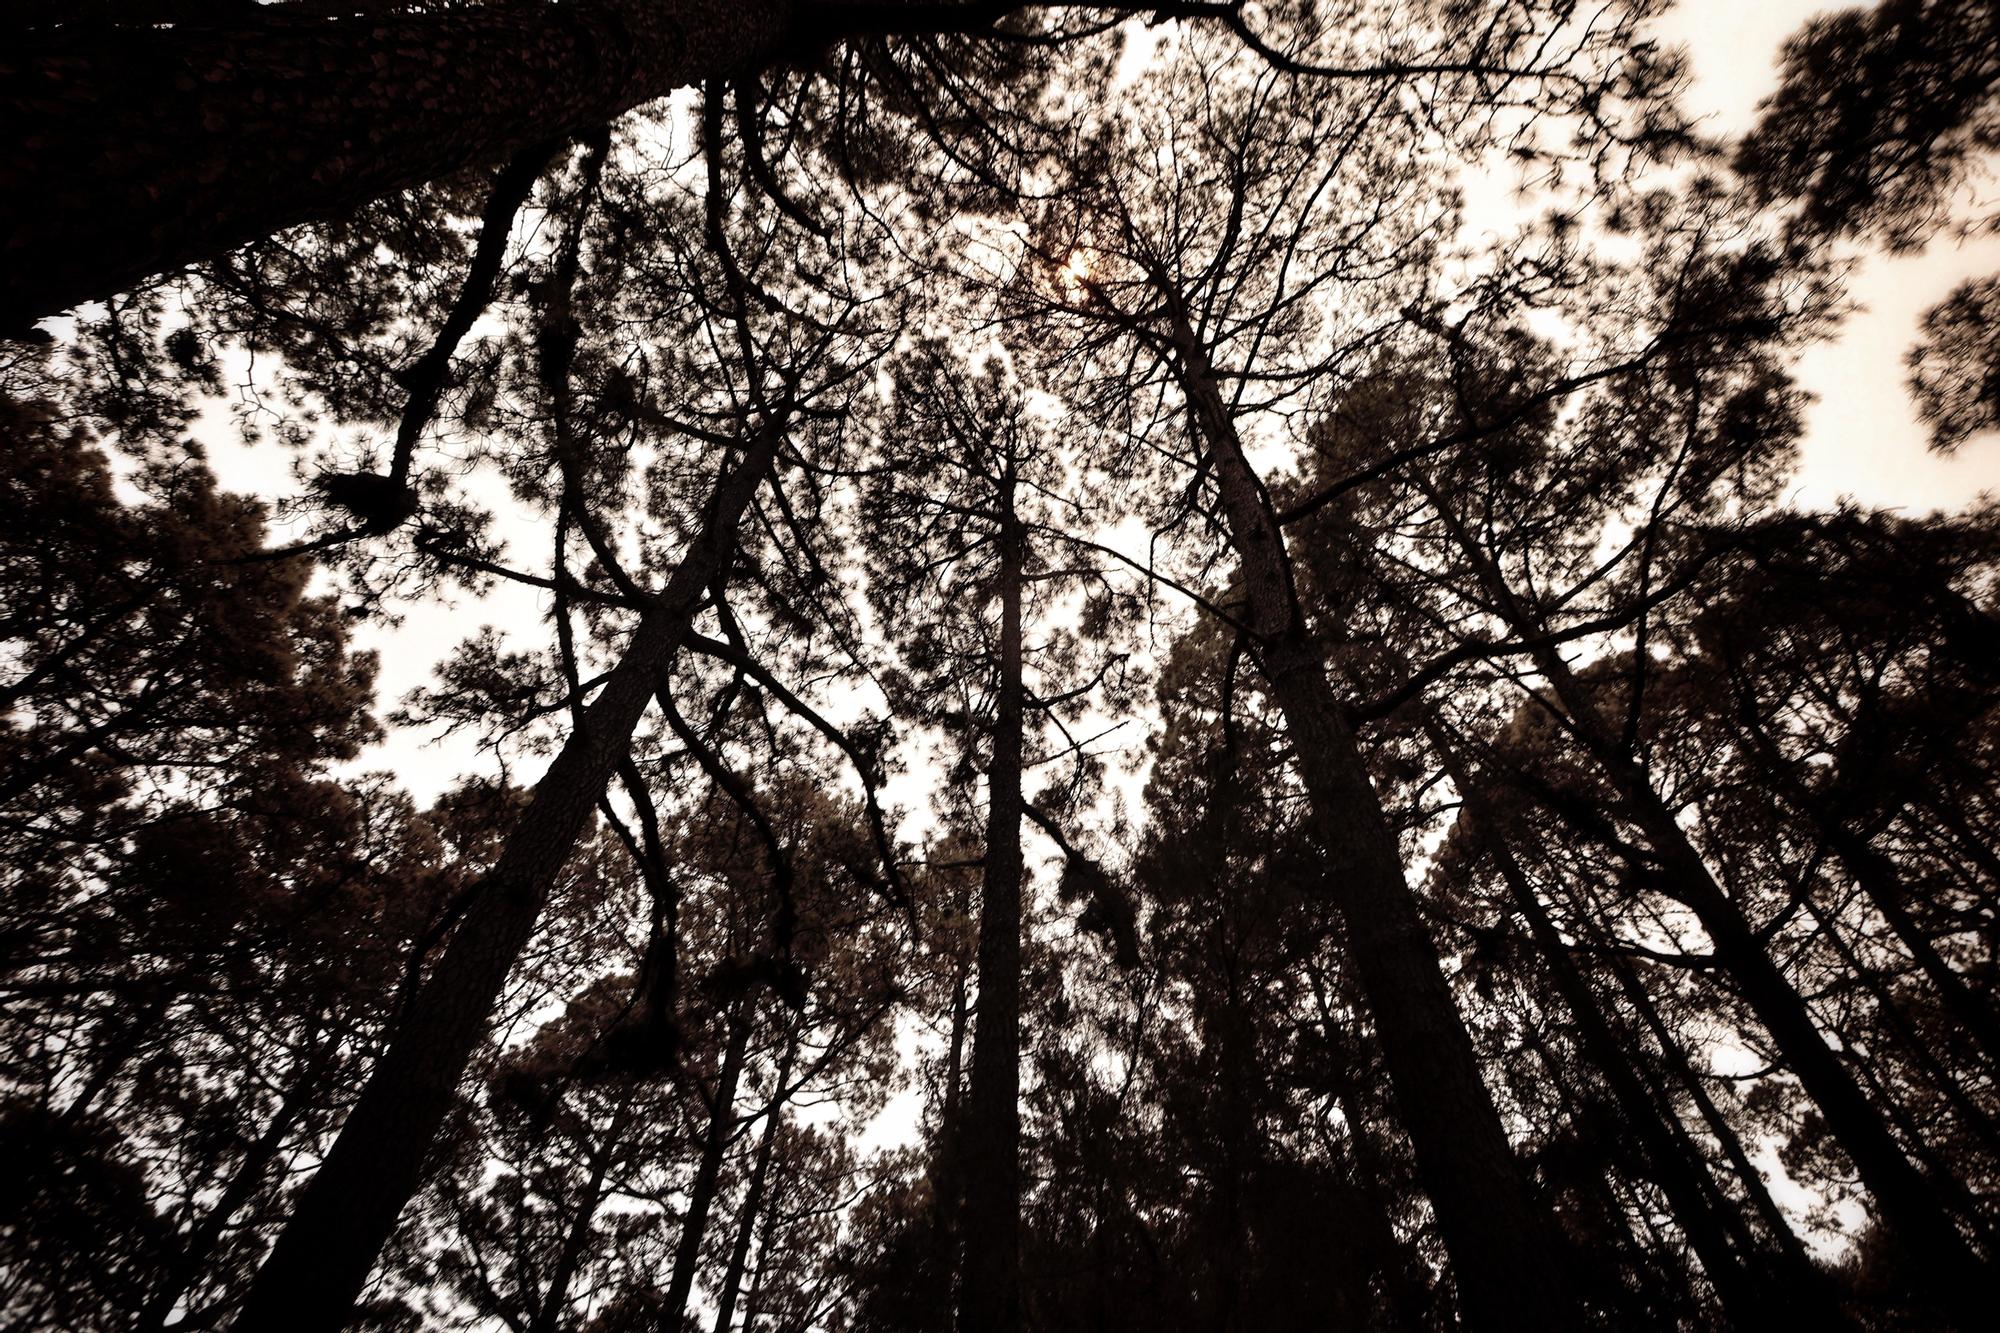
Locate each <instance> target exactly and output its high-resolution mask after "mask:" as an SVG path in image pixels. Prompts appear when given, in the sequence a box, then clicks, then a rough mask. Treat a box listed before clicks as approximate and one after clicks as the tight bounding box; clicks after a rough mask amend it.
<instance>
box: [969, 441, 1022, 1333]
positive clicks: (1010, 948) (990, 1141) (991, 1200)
mask: <svg viewBox="0 0 2000 1333" xmlns="http://www.w3.org/2000/svg"><path fill="white" fill-rule="evenodd" d="M1013 487H1014V479H1013V474H1012V471H1011V469H1010V470H1009V472H1008V474H1007V475H1006V477H1005V478H1004V479H1003V480H1002V481H1001V485H1000V491H1001V493H1000V497H999V503H1000V510H1001V515H1002V517H1001V523H1000V527H1001V530H1000V579H999V582H1000V587H999V592H1000V644H999V648H1000V686H999V698H998V701H997V704H998V707H997V715H996V717H995V719H994V723H993V760H992V764H991V766H990V767H988V769H987V770H986V856H985V873H984V878H983V880H982V889H981V895H980V905H979V1000H978V1003H977V1004H976V1005H975V1006H974V1007H973V1034H972V1082H971V1085H970V1087H969V1088H968V1090H967V1094H966V1107H965V1119H964V1124H963V1133H961V1134H960V1136H959V1147H960V1154H961V1155H960V1158H959V1161H960V1163H961V1164H962V1166H963V1168H964V1172H965V1175H964V1178H963V1183H964V1188H965V1208H964V1213H963V1221H962V1224H961V1226H960V1231H959V1235H960V1239H961V1241H962V1242H963V1246H964V1248H963V1251H962V1253H963V1254H964V1256H965V1259H964V1278H963V1282H962V1284H961V1286H960V1292H959V1307H958V1326H959V1329H960V1330H961V1333H1014V1330H1016V1329H1018V1328H1020V1326H1021V1236H1020V1230H1021V1160H1020V1146H1021V1112H1020V1094H1021V869H1022V862H1021V817H1022V807H1023V801H1022V797H1021V745H1022V741H1021V733H1022V730H1023V722H1022V712H1023V699H1022V695H1023V689H1022V683H1021V584H1022V578H1021V575H1022V569H1021V565H1022V560H1023V540H1022V534H1021V528H1020V524H1019V523H1018V522H1017V521H1016V520H1015V517H1014V492H1013Z"/></svg>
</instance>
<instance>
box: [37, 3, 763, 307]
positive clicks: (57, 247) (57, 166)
mask: <svg viewBox="0 0 2000 1333" xmlns="http://www.w3.org/2000/svg"><path fill="white" fill-rule="evenodd" d="M315 9H316V11H317V12H311V13H304V12H297V11H289V10H287V9H286V8H284V7H283V6H276V7H272V8H269V9H266V8H262V7H259V6H256V5H250V4H242V5H236V6H229V7H227V8H225V7H223V6H216V11H217V12H216V16H215V17H212V18H211V17H202V18H196V19H191V20H188V21H182V22H176V23H172V24H170V25H169V24H142V23H130V22H116V21H109V20H100V21H97V22H89V21H71V22H68V23H64V24H61V25H58V26H45V27H42V28H40V29H35V30H29V31H25V32H15V33H13V34H11V35H10V36H9V38H8V41H7V43H6V45H5V47H4V49H0V116H4V123H5V124H6V127H7V128H6V131H5V132H4V133H0V333H12V332H16V331H18V330H19V329H20V328H21V327H22V326H24V325H26V324H27V323H30V322H32V321H33V320H35V319H37V318H40V317H41V316H44V315H50V314H54V313H56V312H58V311H61V310H65V309H67V308H69V307H70V306H72V305H75V304H76V303H78V302H80V301H87V300H92V299H97V298H101V297H105V296H109V295H111V294H113V293H115V292H119V291H123V290H125V289H126V288H128V287H130V286H132V285H133V284H134V283H136V282H138V281H140V280H141V279H143V278H146V277H149V276H151V275H152V274H155V273H160V272H164V271H167V270H171V269H175V268H179V267H181V266H182V265H185V264H189V263H192V262H195V261H198V260H202V259H208V258H212V257H214V256H216V255H219V254H221V253H223V252H225V251H227V250H229V249H231V248H233V247H235V246H238V245H242V244H244V243H245V242H248V241H253V240H256V239H258V238H259V237H262V236H266V235H269V234H270V233H272V232H274V231H277V230H279V229H281V228H284V227H289V226H293V225H295V224H297V223H302V222H312V221H317V220H321V219H326V218H333V217H338V216H340V215H342V214H344V213H347V212H350V211H352V210H353V209H355V208H357V207H359V206H360V205H362V204H365V203H367V202H369V201H370V200H373V199H377V198H380V197H381V196H383V195H385V194H389V193H391V192H393V191H397V190H406V189H410V188H412V187H414V186H418V185H422V184H424V183H425V182H427V181H431V180H435V179H437V178H439V177H441V176H444V175H447V174H449V173H451V172H454V171H458V170H460V169H463V168H466V167H476V166H486V165H489V164H493V163H498V162H501V161H504V160H506V159H508V158H510V157H513V156H515V155H516V154H519V153H521V152H522V151H523V150H524V149H528V148H530V147H531V146H533V145H536V144H540V143H543V142H546V141H549V140H552V139H562V138H565V137H568V136H570V135H573V134H577V133H579V132H582V131H584V130H588V129H591V128H594V127H596V126H601V125H604V124H606V123H607V122H609V121H610V120H611V119H612V118H613V117H615V116H617V115H619V114H620V113H622V112H624V111H626V110H628V109H630V108H631V107H634V106H637V105H638V104H640V103H642V102H646V101H649V100H651V99H653V98H656V97H660V96H663V95H665V94H667V93H669V92H672V91H673V90H674V89H675V88H678V87H681V86H683V85H686V84H691V83H694V82H696V81H698V80H700V79H704V78H714V77H725V76H728V75H731V74H734V73H740V72H743V71H747V70H750V69H753V68H755V67H756V66H757V65H759V64H761V63H763V62H764V61H765V60H767V59H769V58H770V56H771V55H772V54H773V53H774V52H776V51H777V50H778V49H779V47H780V44H781V43H782V41H783V40H784V38H785V36H786V34H787V33H788V31H789V30H790V28H791V26H792V21H793V13H794V9H795V5H794V3H793V0H731V2H730V3H723V2H722V0H568V2H567V3H564V4H550V3H547V0H488V3H485V4H479V5H473V6H464V7H460V6H442V5H439V6H430V7H427V8H426V9H425V10H423V11H421V12H418V11H414V10H411V9H407V8H404V7H402V6H373V7H372V12H371V7H370V6H368V5H366V4H362V3H356V4H355V5H354V9H355V10H356V11H358V12H356V13H354V14H352V15H347V16H339V17H336V16H334V15H331V14H329V13H327V12H326V10H325V8H324V7H317V6H316V7H315Z"/></svg>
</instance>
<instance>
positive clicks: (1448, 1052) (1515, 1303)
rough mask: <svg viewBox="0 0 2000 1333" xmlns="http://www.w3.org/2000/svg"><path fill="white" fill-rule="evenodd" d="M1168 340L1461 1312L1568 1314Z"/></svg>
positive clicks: (1216, 422) (1240, 467)
mask: <svg viewBox="0 0 2000 1333" xmlns="http://www.w3.org/2000/svg"><path fill="white" fill-rule="evenodd" d="M1163 295H1164V293H1163ZM1172 340H1173V343H1174V346H1175V350H1176V352H1177V353H1178V364H1177V367H1176V369H1177V372H1178V375H1179V378H1180V381H1181V387H1182V389H1183V391H1184V392H1185V393H1186V395H1187V398H1188V402H1189V404H1190V406H1191V407H1192V408H1193V409H1194V413H1195V416H1196V419H1197V421H1198V423H1199V425H1200V429H1201V431H1202V434H1203V436H1204V437H1205V443H1206V444H1207V447H1208V455H1209V459H1210V461H1211V463H1212V464H1213V465H1214V468H1215V477H1216V482H1217V485H1218V486H1219V487H1220V489H1221V492H1222V503H1223V512H1224V518H1225V522H1226V525H1227V528H1228V532H1229V537H1230V541H1231V544H1232V545H1233V546H1234V548H1235V551H1236V555H1237V560H1238V562H1239V565H1240V568H1241V575H1242V579H1243V584H1244V589H1245V592H1246V594H1247V596H1248V600H1249V624H1250V628H1251V630H1252V631H1253V632H1254V634H1255V636H1256V640H1257V648H1258V657H1259V659H1260V662H1261V665H1262V668H1263V674H1264V678H1265V680H1266V681H1267V682H1268V683H1269V685H1270V687H1271V694H1272V696H1273V698H1274V699H1275V701H1276V702H1277V705H1278V708H1279V711H1280V712H1281V713H1282V714H1283V716H1284V719H1285V730H1286V734H1287V736H1288V738H1289V739H1290V741H1291V745H1292V751H1293V754H1294V755H1295V756H1296V759H1297V762H1298V764H1299V769H1300V774H1301V776H1302V777H1303V778H1304V780H1305V785H1306V790H1307V793H1308V795H1309V797H1310V799H1311V805H1312V814H1313V820H1314V825H1315V829H1316V832H1317V833H1318V835H1319V839H1320V842H1321V844H1322V846H1323V847H1324V849H1325V857H1326V879H1325V883H1326V886H1327V891H1328V893H1329V894H1330V895H1331V896H1332V898H1333V901H1334V904H1335V906H1336V908H1337V909H1338V910H1339V912H1340V914H1341V916H1342V918H1343V920H1344V922H1345V923H1346V927H1347V935H1348V957H1349V960H1350V962H1351V963H1352V965H1353V967H1354V971H1355V976H1356V978H1357V979H1358V981H1359V982H1360V986H1361V991H1362V994H1363V996H1364V997H1365V998H1366V1000H1367V1003H1368V1008H1369V1012H1370V1014H1371V1016H1372V1017H1373V1019H1374V1021H1375V1028H1376V1032H1377V1034H1378V1035H1379V1037H1380V1039H1381V1042H1382V1049H1383V1055H1384V1058H1385V1060H1386V1062H1387V1064H1388V1067H1389V1078H1390V1082H1391V1085H1392V1086H1393V1088H1394V1090H1395V1094H1396V1104H1397V1108H1398V1110H1399V1112H1400V1118H1401V1119H1402V1121H1403V1124H1404V1126H1405V1127H1406V1128H1407V1129H1408V1130H1409V1134H1410V1140H1411V1142H1412V1144H1413V1145H1414V1146H1415V1148H1416V1154H1417V1166H1418V1172H1419V1175H1420V1176H1421V1178H1422V1180H1423V1184H1424V1190H1425V1192H1426V1193H1427V1194H1428V1195H1429V1196H1430V1199H1431V1203H1432V1206H1433V1207H1434V1208H1435V1210H1436V1213H1437V1220H1438V1229H1439V1231H1440V1233H1441V1234H1442V1235H1443V1237H1444V1240H1445V1245H1446V1247H1447V1248H1448V1249H1449V1250H1450V1252H1451V1259H1452V1270H1453V1275H1454V1277H1455V1279H1456V1282H1457V1287H1458V1293H1459V1304H1460V1309H1461V1312H1462V1314H1463V1317H1464V1322H1465V1325H1466V1327H1468V1328H1473V1329H1517V1328H1540V1329H1551V1330H1553V1329H1574V1328H1579V1327H1581V1325H1582V1314H1581V1311H1580V1310H1579V1309H1578V1307H1577V1304H1576V1301H1575V1299H1574V1297H1573V1295H1572V1293H1571V1291H1570V1287H1569V1284H1568V1283H1567V1281H1566V1280H1565V1274H1564V1271H1563V1270H1564V1264H1563V1261H1562V1259H1561V1257H1560V1254H1561V1251H1560V1250H1559V1249H1558V1246H1557V1241H1556V1237H1555V1229H1554V1223H1553V1221H1552V1219H1551V1218H1550V1217H1549V1215H1548V1213H1547V1211H1546V1209H1545V1208H1544V1207H1543V1205H1542V1204H1541V1203H1539V1202H1538V1201H1537V1200H1536V1199H1535V1197H1534V1194H1533V1192H1532V1191H1531V1189H1530V1188H1529V1185H1528V1181H1527V1179H1526V1175H1525V1173H1524V1172H1523V1171H1522V1169H1521V1164H1520V1162H1519V1160H1518V1159H1516V1158H1515V1156H1514V1153H1513V1149H1512V1148H1511V1147H1510V1146H1509V1144H1508V1142H1507V1133H1506V1130H1505V1129H1504V1128H1503V1127H1502V1125H1501V1123H1500V1114H1499V1112H1498V1110H1497V1109H1495V1107H1494V1104H1493V1098H1492V1095H1491V1094H1490V1093H1489V1092H1488V1091H1487V1088H1486V1084H1485V1082H1484V1081H1483V1079H1482V1078H1481V1077H1480V1072H1479V1060H1478V1056H1477V1054H1476V1053H1475V1052H1474V1050H1473V1048H1472V1039H1471V1037H1470V1036H1469V1035H1467V1033H1466V1030H1465V1023H1464V1021H1463V1020H1462V1019H1461V1018H1460V1016H1459V1013H1458V1009H1457V1006H1456V1005H1455V1003H1454V1002H1453V1000H1452V995H1451V987H1450V986H1449V985H1448V984H1447V983H1446V981H1445V977H1444V969H1443V966H1442V965H1441V963H1440V962H1439V959H1438V953H1437V946H1436V944H1435V943H1434V942H1433V941H1432V939H1431V937H1430V933H1429V931H1428V929H1427V928H1426V926H1425V924H1424V920H1423V916H1422V914H1421V913H1420V912H1419V911H1418V909H1417V901H1416V897H1415V895H1413V894H1412V893H1411V892H1410V888H1409V885H1408V884H1407V883H1406V882H1405V880H1404V878H1403V864H1402V855H1401V851H1400V849H1399V848H1398V847H1397V845H1396V836H1395V834H1394V832H1393V831H1392V830H1391V829H1390V827H1389V822H1388V819H1387V816H1386V815H1385V814H1384V813H1383V810H1382V803H1381V798H1380V797H1379V796H1378V795H1377V794H1376V791H1375V787H1374V783H1373V781H1372V780H1371V779H1370V777H1369V775H1368V770H1367V766H1366V764H1365V763H1364V762H1363V760H1362V756H1361V748H1360V744H1359V742H1358V740H1357V739H1356V737H1355V734H1354V730H1353V727H1352V725H1351V724H1350V723H1349V721H1348V718H1347V713H1346V710H1345V709H1344V708H1343V707H1342V706H1341V701H1340V699H1339V698H1338V696H1337V695H1336V694H1335V692H1334V690H1333V686H1332V684H1331V682H1330V681H1329V680H1328V678H1327V672H1326V664H1325V661H1324V658H1323V656H1322V654H1321V651H1320V649H1319V648H1318V646H1317V645H1316V644H1315V643H1314V642H1313V640H1312V638H1311V635H1310V632H1309V630H1308V628H1307V625H1306V622H1305V616H1304V613H1303V611H1302V610H1301V608H1300V606H1299V603H1298V597H1297V594H1296V590H1295V588H1294V584H1293V577H1292V565H1291V556H1290V553H1289V552H1288V551H1287V550H1286V548H1285V545H1284V537H1283V534H1282V532H1281V530H1280V529H1279V526H1278V521H1277V513H1276V509H1275V507H1274V506H1273V504H1272V503H1271V497H1270V493H1269V492H1268V491H1267V490H1266V489H1265V488H1264V485H1263V483H1262V481H1261V480H1260V479H1259V478H1258V477H1257V475H1256V472H1255V471H1254V470H1253V469H1252V468H1251V466H1250V463H1249V460H1248V458H1247V457H1246V456H1245V455H1244V452H1243V446H1242V442H1241V440H1240V438H1239V437H1238V435H1237V432H1236V425H1235V421H1234V419H1233V417H1232V416H1231V414H1230V412H1229V410H1228V407H1227V405H1226V404H1225V403H1224V402H1223V399H1222V394H1221V391H1220V390H1219V388H1218V387H1217V385H1216V382H1215V379H1214V372H1213V368H1212V367H1211V366H1210V364H1209V361H1208V354H1207V349H1206V348H1205V347H1203V346H1202V345H1201V343H1200V341H1199V340H1198V339H1197V338H1196V336H1195V334H1194V332H1193V330H1192V329H1191V328H1190V327H1189V325H1188V323H1187V320H1186V317H1185V314H1184V313H1183V312H1181V311H1179V310H1178V308H1176V310H1175V317H1174V328H1173V332H1172Z"/></svg>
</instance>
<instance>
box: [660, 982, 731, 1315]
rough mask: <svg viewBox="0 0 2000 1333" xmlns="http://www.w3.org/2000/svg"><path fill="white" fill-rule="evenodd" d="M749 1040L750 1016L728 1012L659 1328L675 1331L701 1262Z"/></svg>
mask: <svg viewBox="0 0 2000 1333" xmlns="http://www.w3.org/2000/svg"><path fill="white" fill-rule="evenodd" d="M749 1042H750V1016H749V1015H748V1014H733V1015H731V1016H730V1019H729V1046H728V1049H726V1050H725V1051H724V1052H723V1053H722V1068H721V1070H720V1071H719V1072H718V1073H717V1074H716V1078H715V1105H714V1107H713V1108H712V1109H711V1110H710V1112H709V1117H708V1137H707V1139H706V1140H705V1141H704V1142H703V1143H702V1146H701V1165H700V1166H698V1167H696V1168H695V1173H694V1183H693V1184H692V1185H690V1186H689V1187H688V1206H687V1212H686V1213H685V1214H683V1215H682V1217H681V1234H680V1239H679V1240H677V1241H676V1242H675V1243H674V1272H673V1278H672V1279H671V1281H670V1283H669V1285H668V1287H667V1303H666V1306H665V1308H664V1309H662V1310H661V1311H660V1333H681V1317H682V1315H684V1314H685V1313H686V1312H687V1303H688V1295H689V1294H690V1293H691V1292H693V1290H694V1274H695V1270H696V1269H697V1268H700V1267H701V1242H702V1240H703V1238H704V1237H706V1236H707V1234H708V1214H709V1211H710V1209H712V1208H713V1207H714V1206H715V1182H716V1181H717V1180H719V1179H720V1178H721V1176H722V1155H723V1153H724V1152H726V1151H727V1150H728V1148H729V1135H730V1132H731V1131H732V1130H734V1129H735V1128H736V1081H737V1079H738V1078H740V1077H741V1076H742V1073H743V1052H744V1050H745V1048H746V1047H747V1046H748V1045H749Z"/></svg>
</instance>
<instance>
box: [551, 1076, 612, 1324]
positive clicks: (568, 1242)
mask: <svg viewBox="0 0 2000 1333" xmlns="http://www.w3.org/2000/svg"><path fill="white" fill-rule="evenodd" d="M630 1105H631V1099H630V1097H629V1095H628V1096H627V1097H625V1098H624V1099H621V1100H620V1101H619V1103H618V1109H617V1110H616V1111H614V1112H612V1115H611V1124H610V1125H609V1126H607V1127H606V1129H605V1131H604V1138H603V1140H602V1141H601V1142H599V1143H598V1145H597V1151H595V1152H593V1153H592V1154H591V1155H590V1177H589V1179H587V1180H586V1181H585V1182H584V1185H583V1197H581V1198H580V1199H578V1200H577V1203H576V1213H575V1215H574V1216H573V1217H571V1218H570V1223H569V1230H568V1231H567V1232H566V1233H564V1235H563V1243H562V1249H561V1250H560V1251H559V1252H558V1253H557V1255H556V1265H555V1269H554V1271H552V1272H551V1273H550V1274H549V1285H548V1286H547V1288H545V1289H544V1290H543V1292H542V1299H541V1302H540V1303H539V1304H538V1305H536V1307H535V1320H534V1322H533V1323H532V1324H530V1325H529V1326H528V1333H556V1330H557V1329H558V1328H560V1327H561V1326H562V1317H563V1313H564V1312H565V1311H567V1310H568V1309H569V1289H570V1286H571V1285H572V1284H573V1283H575V1281H576V1274H577V1270H578V1269H580V1268H582V1267H583V1259H584V1254H585V1253H586V1252H587V1251H588V1250H589V1248H590V1224H591V1222H592V1220H593V1219H594V1218H596V1216H597V1205H598V1204H599V1203H601V1202H603V1199H604V1177H605V1175H606V1174H608V1173H609V1172H610V1170H611V1158H612V1154H613V1153H615V1152H616V1151H617V1149H618V1140H619V1137H620V1136H621V1135H623V1134H624V1132H625V1126H626V1124H627V1110H628V1108H629V1107H630Z"/></svg>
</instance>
